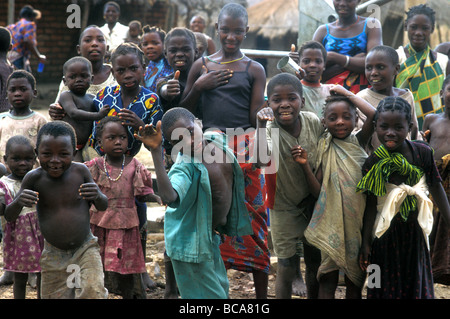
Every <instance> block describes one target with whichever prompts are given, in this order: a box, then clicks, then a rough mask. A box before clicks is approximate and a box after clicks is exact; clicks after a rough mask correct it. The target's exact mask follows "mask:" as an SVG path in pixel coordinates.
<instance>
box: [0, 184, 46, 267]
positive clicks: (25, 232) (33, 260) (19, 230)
mask: <svg viewBox="0 0 450 319" xmlns="http://www.w3.org/2000/svg"><path fill="white" fill-rule="evenodd" d="M21 182H22V181H20V180H14V179H11V178H9V177H7V176H3V177H2V178H1V179H0V201H1V202H2V203H3V204H5V205H8V204H10V203H11V202H12V201H13V200H14V197H15V196H16V194H17V192H18V191H19V190H20V186H21ZM3 243H4V247H3V263H4V269H5V270H9V271H13V272H22V273H29V272H40V271H41V266H40V264H39V259H40V258H41V253H42V249H43V248H44V237H43V236H42V233H41V230H40V227H39V222H38V217H37V212H36V206H33V207H24V208H23V209H22V211H21V212H20V215H19V217H18V218H17V219H16V220H14V221H10V222H7V223H6V225H5V233H4V239H3Z"/></svg>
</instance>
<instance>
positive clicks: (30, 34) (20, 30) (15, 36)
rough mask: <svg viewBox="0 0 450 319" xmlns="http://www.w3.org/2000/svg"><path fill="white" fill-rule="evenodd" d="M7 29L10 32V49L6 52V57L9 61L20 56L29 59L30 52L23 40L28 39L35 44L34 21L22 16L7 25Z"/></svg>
mask: <svg viewBox="0 0 450 319" xmlns="http://www.w3.org/2000/svg"><path fill="white" fill-rule="evenodd" d="M7 29H8V30H9V32H11V44H12V49H11V50H10V53H8V54H9V56H8V59H9V60H10V61H11V63H13V62H14V61H15V60H17V59H19V58H22V57H24V58H25V59H26V60H29V59H30V56H31V52H30V51H29V50H28V49H27V47H26V46H25V45H24V44H23V42H24V41H25V40H28V41H31V42H33V43H34V44H35V45H37V41H36V23H34V22H32V21H28V20H27V19H25V18H22V19H20V20H19V21H18V22H17V23H16V24H10V25H8V26H7Z"/></svg>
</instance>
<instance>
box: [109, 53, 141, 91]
mask: <svg viewBox="0 0 450 319" xmlns="http://www.w3.org/2000/svg"><path fill="white" fill-rule="evenodd" d="M112 71H113V75H114V78H115V79H116V81H117V83H118V84H119V85H120V86H121V88H122V89H123V90H125V91H131V90H136V89H138V88H139V85H140V83H141V81H142V78H143V77H144V67H143V66H142V63H141V61H140V60H139V58H138V57H137V56H136V54H125V55H119V56H118V57H117V58H116V59H115V60H114V63H113V68H112Z"/></svg>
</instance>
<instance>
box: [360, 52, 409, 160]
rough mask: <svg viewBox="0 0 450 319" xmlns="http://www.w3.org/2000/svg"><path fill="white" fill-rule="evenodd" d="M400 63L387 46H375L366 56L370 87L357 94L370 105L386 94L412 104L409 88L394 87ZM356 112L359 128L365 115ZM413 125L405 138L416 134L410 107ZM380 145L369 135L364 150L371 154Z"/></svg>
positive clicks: (378, 101) (376, 138)
mask: <svg viewBox="0 0 450 319" xmlns="http://www.w3.org/2000/svg"><path fill="white" fill-rule="evenodd" d="M399 69H400V64H399V62H398V54H397V52H396V51H395V50H394V49H393V48H391V47H388V46H384V45H381V46H376V47H374V48H373V49H372V50H370V51H369V53H368V54H367V56H366V78H367V80H368V81H369V83H370V85H371V87H370V88H367V89H364V90H362V91H360V92H358V93H357V96H358V97H360V98H362V99H364V100H366V101H367V102H369V103H370V104H371V105H374V106H377V105H378V104H379V103H380V102H381V100H382V99H384V98H385V97H386V96H399V97H401V98H403V99H405V100H406V101H407V102H408V103H409V104H410V105H414V96H413V94H412V93H411V91H410V90H409V89H400V88H396V87H394V79H395V76H396V75H397V74H398V70H399ZM356 111H357V113H358V123H357V125H356V126H357V127H356V130H360V129H361V128H362V126H363V123H364V121H365V120H366V117H365V116H364V114H362V113H361V111H360V110H359V109H358V110H356ZM411 116H412V121H413V126H412V128H411V132H410V133H408V137H407V139H409V140H415V139H417V137H418V136H417V134H418V123H417V117H416V112H415V108H412V109H411ZM379 146H380V141H379V140H378V137H377V134H376V133H375V132H374V134H373V135H372V137H371V140H370V141H369V143H368V144H367V147H366V152H367V153H368V154H372V153H373V151H374V150H376V149H377V148H378V147H379Z"/></svg>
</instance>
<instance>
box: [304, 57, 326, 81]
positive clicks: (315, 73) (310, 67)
mask: <svg viewBox="0 0 450 319" xmlns="http://www.w3.org/2000/svg"><path fill="white" fill-rule="evenodd" d="M300 67H301V68H302V69H304V70H305V72H306V76H305V77H304V78H303V79H304V80H305V81H306V82H310V83H319V82H320V78H321V77H322V73H323V70H324V69H325V61H324V60H323V55H322V51H320V50H319V49H306V50H304V51H303V53H302V56H301V57H300Z"/></svg>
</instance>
